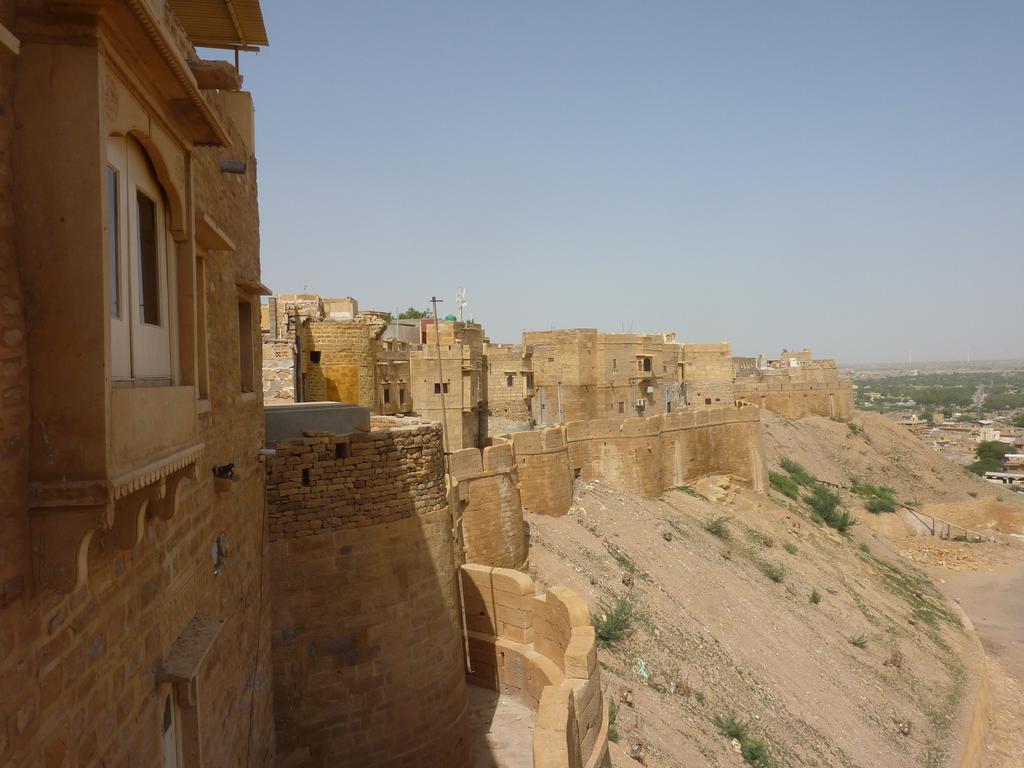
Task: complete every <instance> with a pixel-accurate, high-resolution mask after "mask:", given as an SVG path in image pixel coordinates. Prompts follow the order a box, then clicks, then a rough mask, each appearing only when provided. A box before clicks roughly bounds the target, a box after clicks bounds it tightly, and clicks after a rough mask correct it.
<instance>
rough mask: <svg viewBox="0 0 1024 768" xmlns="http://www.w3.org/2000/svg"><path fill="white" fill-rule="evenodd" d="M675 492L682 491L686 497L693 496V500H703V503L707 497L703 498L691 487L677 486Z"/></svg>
mask: <svg viewBox="0 0 1024 768" xmlns="http://www.w3.org/2000/svg"><path fill="white" fill-rule="evenodd" d="M676 490H677V491H682V492H683V493H685V494H686V495H687V496H693V497H694V498H695V499H703V500H704V501H708V497H707V496H705V495H704V494H703V493H701V492H700V491H698V490H697V489H696V488H694V487H693V486H692V485H677V486H676Z"/></svg>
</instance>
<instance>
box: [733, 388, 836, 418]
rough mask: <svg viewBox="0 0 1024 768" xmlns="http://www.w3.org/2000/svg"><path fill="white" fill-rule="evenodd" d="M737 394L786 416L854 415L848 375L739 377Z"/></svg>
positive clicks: (830, 416) (832, 416)
mask: <svg viewBox="0 0 1024 768" xmlns="http://www.w3.org/2000/svg"><path fill="white" fill-rule="evenodd" d="M735 389H736V396H737V397H740V398H743V399H744V400H746V401H748V402H751V403H754V404H756V405H759V406H761V407H762V408H767V409H768V410H769V411H772V412H774V413H777V414H779V415H780V416H784V417H786V418H787V419H800V418H803V417H804V416H808V415H812V414H813V415H817V416H826V417H828V418H831V419H835V420H837V421H849V420H850V419H851V418H853V409H854V401H853V384H852V382H850V381H847V380H845V379H837V380H835V381H826V382H814V383H810V382H807V383H791V382H788V381H782V382H776V381H771V380H768V381H754V382H748V381H738V382H737V383H736V384H735Z"/></svg>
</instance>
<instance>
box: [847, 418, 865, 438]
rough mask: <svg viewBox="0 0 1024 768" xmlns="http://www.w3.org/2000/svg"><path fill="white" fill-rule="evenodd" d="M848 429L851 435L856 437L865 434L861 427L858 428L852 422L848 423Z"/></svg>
mask: <svg viewBox="0 0 1024 768" xmlns="http://www.w3.org/2000/svg"><path fill="white" fill-rule="evenodd" d="M846 427H847V429H849V430H850V434H851V435H855V436H856V435H860V434H863V432H864V430H863V429H862V428H861V427H858V426H857V425H856V424H854V423H853V422H852V421H848V422H846Z"/></svg>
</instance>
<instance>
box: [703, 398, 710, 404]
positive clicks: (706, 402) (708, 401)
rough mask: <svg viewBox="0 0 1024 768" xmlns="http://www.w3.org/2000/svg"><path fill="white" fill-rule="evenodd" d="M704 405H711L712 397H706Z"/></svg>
mask: <svg viewBox="0 0 1024 768" xmlns="http://www.w3.org/2000/svg"><path fill="white" fill-rule="evenodd" d="M704 405H711V398H710V397H705V398H704Z"/></svg>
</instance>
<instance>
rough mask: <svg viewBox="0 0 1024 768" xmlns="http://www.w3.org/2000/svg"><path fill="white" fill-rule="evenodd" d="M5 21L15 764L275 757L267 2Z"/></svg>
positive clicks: (8, 730)
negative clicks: (267, 506) (259, 109)
mask: <svg viewBox="0 0 1024 768" xmlns="http://www.w3.org/2000/svg"><path fill="white" fill-rule="evenodd" d="M0 23H2V25H3V33H4V34H2V35H0V38H2V39H3V40H5V41H7V43H8V49H5V50H3V51H2V52H0V70H2V77H0V106H2V117H0V120H2V123H0V124H2V125H3V128H4V130H3V131H2V133H0V166H2V173H0V179H2V185H3V186H2V193H0V206H2V208H3V216H2V220H3V222H4V224H3V227H2V228H0V280H2V283H0V285H2V302H3V313H2V320H0V323H2V325H3V328H2V342H3V352H2V366H0V376H2V377H3V382H2V392H3V398H2V414H3V415H2V418H3V440H4V450H3V452H2V454H0V455H2V459H0V477H2V488H0V499H2V501H0V504H2V508H0V509H2V512H0V525H2V528H0V691H2V694H0V764H2V765H5V766H26V767H31V768H38V766H51V765H52V766H60V765H77V766H93V765H136V766H185V765H188V766H195V765H206V766H228V765H231V766H236V765H239V766H257V765H259V766H266V765H270V764H271V761H272V758H273V751H274V740H273V723H272V710H271V691H270V679H271V667H270V642H269V640H270V633H269V630H270V618H271V616H270V605H269V598H270V592H269V588H268V585H267V583H266V574H265V569H264V563H265V560H266V558H265V547H266V542H265V539H264V528H263V524H262V519H261V518H262V510H263V506H264V495H263V471H262V470H263V468H262V466H261V464H260V449H261V448H262V434H263V427H262V405H261V397H260V391H259V373H258V365H259V347H258V341H259V336H258V327H257V322H258V316H257V311H258V306H259V296H260V294H262V293H264V292H265V289H264V288H263V287H262V285H261V284H260V265H259V238H258V210H257V194H256V191H257V190H256V162H255V158H254V144H253V107H252V101H251V98H250V95H249V94H248V93H247V92H245V91H242V90H241V89H240V82H241V80H240V77H239V75H238V73H237V72H236V70H235V68H234V67H233V66H232V65H230V64H227V63H225V62H214V61H205V60H203V59H201V57H200V56H199V54H198V53H197V51H196V49H195V47H194V46H196V45H202V46H215V47H224V48H232V47H241V48H253V47H258V46H261V45H265V44H266V43H267V37H266V32H265V30H264V27H263V21H262V18H261V14H260V8H259V4H258V2H255V0H253V1H250V2H247V3H244V4H241V3H235V4H234V5H233V7H232V4H230V3H227V2H224V0H167V2H142V1H136V0H96V1H95V2H93V1H91V0H90V1H89V2H79V1H78V0H66V1H64V2H49V1H48V0H34V1H32V2H28V1H26V2H12V1H11V0H6V1H5V2H0ZM215 470H216V475H215Z"/></svg>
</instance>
